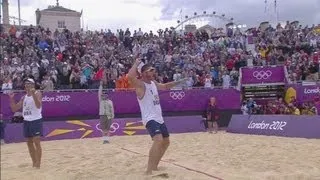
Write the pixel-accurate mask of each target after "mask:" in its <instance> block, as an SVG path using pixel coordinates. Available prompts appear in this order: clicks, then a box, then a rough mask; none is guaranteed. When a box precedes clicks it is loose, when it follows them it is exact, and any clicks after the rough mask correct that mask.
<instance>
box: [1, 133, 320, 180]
mask: <svg viewBox="0 0 320 180" xmlns="http://www.w3.org/2000/svg"><path fill="white" fill-rule="evenodd" d="M42 146H43V162H42V168H41V169H40V170H36V169H33V168H32V167H31V163H30V162H31V160H30V158H29V155H28V152H27V146H26V144H25V143H17V144H6V145H5V146H1V179H2V180H15V179H16V180H18V179H19V180H20V179H24V180H38V179H39V180H56V179H59V180H100V179H101V180H102V179H108V180H118V179H119V180H133V179H137V180H143V179H170V180H211V179H224V180H248V179H252V180H264V179H268V180H273V179H274V180H278V179H281V180H282V179H288V180H295V179H297V180H302V179H303V180H304V179H305V180H318V179H320V150H319V149H320V140H316V139H299V138H282V137H267V136H252V135H240V134H229V133H226V132H219V133H218V134H208V133H204V132H201V133H185V134H172V135H171V145H170V147H169V149H168V152H167V153H166V155H165V156H164V158H163V159H164V161H165V162H161V163H160V171H159V173H168V175H169V178H165V177H146V176H144V175H143V172H144V171H145V169H146V162H147V156H146V155H147V154H148V151H149V147H150V146H151V141H150V137H149V136H148V135H137V136H115V137H112V143H111V144H102V143H101V139H99V138H90V139H79V140H59V141H46V142H43V143H42Z"/></svg>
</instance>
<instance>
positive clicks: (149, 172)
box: [144, 171, 152, 176]
mask: <svg viewBox="0 0 320 180" xmlns="http://www.w3.org/2000/svg"><path fill="white" fill-rule="evenodd" d="M144 174H145V175H147V176H148V175H152V171H146V172H145V173H144Z"/></svg>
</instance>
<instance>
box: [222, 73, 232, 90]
mask: <svg viewBox="0 0 320 180" xmlns="http://www.w3.org/2000/svg"><path fill="white" fill-rule="evenodd" d="M230 81H231V78H230V76H229V74H228V73H227V72H226V71H225V72H224V74H223V75H222V87H223V89H229V87H230Z"/></svg>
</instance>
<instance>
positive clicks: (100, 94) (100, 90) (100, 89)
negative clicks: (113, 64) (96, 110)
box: [98, 81, 103, 102]
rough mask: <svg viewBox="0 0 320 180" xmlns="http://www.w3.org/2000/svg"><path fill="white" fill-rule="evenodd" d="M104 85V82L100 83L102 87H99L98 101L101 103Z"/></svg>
mask: <svg viewBox="0 0 320 180" xmlns="http://www.w3.org/2000/svg"><path fill="white" fill-rule="evenodd" d="M102 85H103V81H100V86H99V90H98V99H99V102H100V101H101V96H102V89H103V87H102Z"/></svg>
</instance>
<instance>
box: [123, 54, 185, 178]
mask: <svg viewBox="0 0 320 180" xmlns="http://www.w3.org/2000/svg"><path fill="white" fill-rule="evenodd" d="M140 63H141V60H140V59H137V60H136V61H135V63H134V64H133V66H132V68H131V69H130V71H129V73H128V79H129V83H130V84H131V85H132V86H133V87H134V88H135V91H136V94H137V98H138V103H139V106H140V110H141V116H142V122H143V124H144V125H145V126H146V128H147V130H148V132H149V134H150V135H151V137H152V140H153V144H152V147H151V149H150V151H149V160H148V167H147V171H146V174H147V175H149V174H152V171H154V170H157V169H158V164H159V162H160V160H161V158H162V156H163V155H164V153H165V152H166V150H167V149H168V146H169V143H170V141H169V132H168V130H167V127H166V125H165V122H164V120H163V117H162V109H161V105H160V98H159V93H158V90H169V89H171V88H173V87H174V86H176V85H178V84H180V83H182V82H185V81H186V80H187V79H183V80H181V81H178V82H170V83H166V84H161V83H157V82H156V81H154V76H155V69H154V68H153V67H152V66H151V65H148V64H146V65H143V66H142V67H141V80H139V79H137V76H138V75H137V72H138V67H139V65H140Z"/></svg>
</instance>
